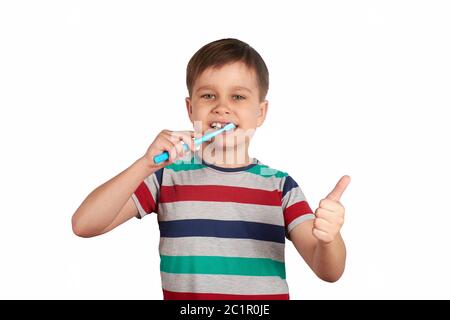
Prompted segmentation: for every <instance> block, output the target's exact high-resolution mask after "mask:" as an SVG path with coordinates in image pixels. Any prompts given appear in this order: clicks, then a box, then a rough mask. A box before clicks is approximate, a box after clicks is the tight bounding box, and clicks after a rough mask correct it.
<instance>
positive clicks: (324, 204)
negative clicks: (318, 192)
mask: <svg viewBox="0 0 450 320" xmlns="http://www.w3.org/2000/svg"><path fill="white" fill-rule="evenodd" d="M342 207H343V206H342V204H340V203H339V202H338V201H335V200H330V199H327V198H325V199H322V200H320V202H319V208H323V209H327V210H330V211H338V210H340V209H342Z"/></svg>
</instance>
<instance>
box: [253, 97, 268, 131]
mask: <svg viewBox="0 0 450 320" xmlns="http://www.w3.org/2000/svg"><path fill="white" fill-rule="evenodd" d="M268 108H269V101H267V100H264V101H263V102H261V103H260V104H259V107H258V114H257V119H256V123H257V126H258V127H260V126H261V125H262V124H263V123H264V120H265V119H266V114H267V109H268Z"/></svg>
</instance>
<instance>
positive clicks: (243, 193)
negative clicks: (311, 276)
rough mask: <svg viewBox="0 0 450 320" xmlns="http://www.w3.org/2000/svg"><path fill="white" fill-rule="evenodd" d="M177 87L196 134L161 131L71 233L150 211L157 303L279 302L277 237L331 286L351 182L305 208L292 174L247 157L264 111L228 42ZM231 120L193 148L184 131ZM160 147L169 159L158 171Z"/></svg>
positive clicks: (90, 232) (253, 68) (282, 291)
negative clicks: (154, 217) (155, 227)
mask: <svg viewBox="0 0 450 320" xmlns="http://www.w3.org/2000/svg"><path fill="white" fill-rule="evenodd" d="M186 80H187V81H186V82H187V87H188V91H189V97H188V98H186V107H187V112H188V116H189V119H190V120H191V122H192V123H193V124H194V127H195V134H194V132H183V131H178V132H175V131H169V130H163V131H162V132H160V133H159V134H158V136H157V137H156V139H155V140H154V141H153V143H152V144H151V145H150V147H149V148H148V150H147V152H146V153H145V155H144V156H143V157H142V158H140V159H138V160H137V161H136V162H135V163H134V164H132V165H131V166H130V167H129V168H128V169H126V170H125V171H123V172H122V173H120V174H119V175H117V176H116V177H114V178H112V179H111V180H110V181H108V182H106V183H105V184H103V185H101V186H99V187H98V188H97V189H95V190H94V191H93V192H92V193H91V194H90V195H89V196H88V197H87V198H86V199H85V200H84V202H83V203H82V204H81V205H80V207H79V208H78V210H77V211H76V212H75V214H74V215H73V218H72V226H73V230H74V233H75V234H77V235H78V236H81V237H92V236H96V235H100V234H103V233H105V232H108V231H110V230H112V229H113V228H115V227H117V226H118V225H120V224H121V223H123V222H125V221H127V220H129V219H130V218H132V217H135V216H137V217H138V218H141V217H143V216H145V215H146V214H149V213H151V212H156V213H157V214H158V223H159V228H160V233H161V240H160V247H159V250H160V256H161V264H160V268H161V279H162V287H163V288H162V289H163V295H164V299H289V292H288V286H287V282H286V276H285V266H284V243H285V237H287V238H288V239H290V240H291V241H292V242H293V243H294V246H295V247H296V249H297V250H298V252H299V253H300V255H301V256H302V257H303V259H304V260H305V261H306V262H307V264H308V265H309V266H310V267H311V269H312V270H313V271H314V272H315V273H316V274H317V276H318V277H320V278H321V279H323V280H326V281H331V282H333V281H336V280H338V279H339V278H340V276H341V275H342V273H343V271H344V265H345V255H346V251H345V245H344V242H343V240H342V238H341V236H340V233H339V230H340V228H341V226H342V224H343V221H344V211H345V210H344V207H343V206H342V204H340V202H339V200H340V197H341V195H342V193H343V192H344V190H345V188H346V187H347V185H348V183H349V182H350V178H349V177H348V176H344V177H342V178H341V180H340V181H339V182H338V183H337V185H336V187H335V188H334V189H333V190H332V191H331V193H330V194H329V195H328V196H327V197H326V198H324V199H323V200H321V201H320V205H319V208H317V210H315V212H314V213H313V211H312V210H311V209H310V207H309V205H308V203H307V202H306V199H305V196H304V195H303V193H302V191H301V189H300V187H299V186H298V184H297V183H296V182H295V181H294V179H293V178H292V177H290V176H289V175H288V174H286V173H284V172H281V171H277V170H274V169H271V168H269V167H268V166H265V165H263V164H262V163H260V162H259V161H258V160H257V159H255V158H250V157H249V155H248V147H249V143H250V139H251V136H252V135H253V132H254V130H255V129H256V128H257V127H259V126H261V125H262V124H263V122H264V119H265V116H266V112H267V107H268V101H267V100H265V97H266V94H267V90H268V87H269V74H268V70H267V67H266V65H265V63H264V61H263V59H262V58H261V56H260V55H259V54H258V53H257V52H256V51H255V50H254V49H253V48H252V47H250V46H249V45H248V44H246V43H244V42H242V41H239V40H237V39H222V40H217V41H214V42H212V43H209V44H207V45H205V46H204V47H202V48H201V49H200V50H199V51H198V52H197V53H196V54H195V55H194V56H193V57H192V58H191V60H190V61H189V64H188V67H187V78H186ZM230 122H232V123H234V124H235V125H236V128H235V129H234V130H232V131H228V132H226V133H223V134H220V135H218V136H216V137H215V138H214V139H213V140H211V141H208V142H205V143H203V144H202V146H201V147H200V149H199V150H196V149H195V147H194V145H193V140H192V138H193V137H194V136H200V135H203V134H205V133H206V132H209V131H211V130H216V129H218V128H220V127H222V126H224V125H225V124H227V123H230ZM183 143H184V144H186V145H187V146H188V147H189V151H190V152H186V151H185V150H184V148H183ZM164 151H167V152H169V155H170V158H169V160H167V161H166V162H164V163H161V164H156V163H155V162H154V161H153V158H154V157H155V156H156V155H158V154H160V153H162V152H164ZM182 157H183V159H184V161H179V160H180V159H181V158H182Z"/></svg>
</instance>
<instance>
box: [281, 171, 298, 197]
mask: <svg viewBox="0 0 450 320" xmlns="http://www.w3.org/2000/svg"><path fill="white" fill-rule="evenodd" d="M296 187H298V184H297V182H295V180H294V179H292V177H291V176H287V177H286V180H285V181H284V186H283V195H282V197H283V198H284V196H285V195H286V193H288V192H289V191H291V189H293V188H296Z"/></svg>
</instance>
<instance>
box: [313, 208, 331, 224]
mask: <svg viewBox="0 0 450 320" xmlns="http://www.w3.org/2000/svg"><path fill="white" fill-rule="evenodd" d="M314 214H315V215H316V217H317V218H322V219H325V220H327V221H333V217H334V216H335V215H336V214H335V213H334V212H333V211H330V210H327V209H322V208H317V209H316V211H315V213H314Z"/></svg>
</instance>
